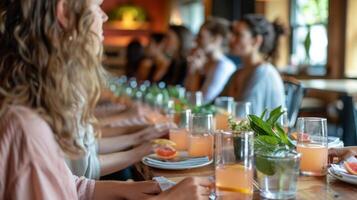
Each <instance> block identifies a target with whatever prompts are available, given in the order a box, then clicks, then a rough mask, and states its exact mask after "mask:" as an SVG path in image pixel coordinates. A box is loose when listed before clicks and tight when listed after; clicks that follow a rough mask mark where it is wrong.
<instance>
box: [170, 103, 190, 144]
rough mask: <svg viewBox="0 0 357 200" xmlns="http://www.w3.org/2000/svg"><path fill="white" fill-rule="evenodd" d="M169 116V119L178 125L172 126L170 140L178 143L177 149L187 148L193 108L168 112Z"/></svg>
mask: <svg viewBox="0 0 357 200" xmlns="http://www.w3.org/2000/svg"><path fill="white" fill-rule="evenodd" d="M168 117H169V120H170V121H171V122H172V123H174V124H175V125H176V126H175V127H171V128H170V134H169V138H170V140H171V141H173V142H175V143H176V149H177V150H179V151H185V150H187V147H188V131H189V120H190V117H191V110H190V109H187V110H183V111H173V112H170V113H169V114H168Z"/></svg>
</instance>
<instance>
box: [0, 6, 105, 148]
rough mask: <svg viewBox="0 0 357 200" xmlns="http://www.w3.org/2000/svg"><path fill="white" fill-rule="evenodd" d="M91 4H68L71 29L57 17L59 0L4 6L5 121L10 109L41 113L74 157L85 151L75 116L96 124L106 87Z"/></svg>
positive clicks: (0, 80) (0, 51)
mask: <svg viewBox="0 0 357 200" xmlns="http://www.w3.org/2000/svg"><path fill="white" fill-rule="evenodd" d="M90 1H91V0H66V1H65V6H67V10H68V12H69V13H68V19H69V21H68V27H66V29H64V28H63V27H61V25H60V23H59V21H58V20H57V18H56V8H57V4H58V0H27V1H21V0H1V2H0V44H1V45H0V117H1V115H3V113H4V112H5V110H6V109H7V108H8V106H9V105H22V106H26V107H30V108H31V109H33V110H36V111H37V112H38V113H39V114H40V115H41V117H42V118H43V119H44V120H46V121H47V123H48V124H49V125H50V127H51V128H52V131H53V133H54V134H55V137H56V139H57V141H58V143H59V145H60V146H61V148H62V149H63V150H64V151H65V152H66V153H67V154H69V155H78V154H80V153H81V152H83V151H82V149H81V147H80V146H79V145H78V144H77V143H76V137H77V134H76V133H77V132H78V130H77V122H78V119H77V114H76V112H77V113H78V112H83V114H82V115H81V119H80V121H81V123H83V124H85V123H90V124H93V125H94V124H95V123H96V120H95V117H94V115H93V113H92V111H93V109H94V107H95V104H96V102H97V100H98V98H99V95H100V88H101V87H102V84H103V82H102V81H101V80H102V77H103V74H104V73H103V72H104V70H103V68H102V67H101V52H100V53H98V52H97V51H96V52H95V51H94V50H93V49H98V48H93V47H94V45H100V42H99V37H98V36H97V35H96V34H95V33H94V32H93V31H91V29H90V28H91V25H92V23H93V21H94V18H93V13H92V11H91V10H90V5H91V2H90ZM100 49H101V48H100Z"/></svg>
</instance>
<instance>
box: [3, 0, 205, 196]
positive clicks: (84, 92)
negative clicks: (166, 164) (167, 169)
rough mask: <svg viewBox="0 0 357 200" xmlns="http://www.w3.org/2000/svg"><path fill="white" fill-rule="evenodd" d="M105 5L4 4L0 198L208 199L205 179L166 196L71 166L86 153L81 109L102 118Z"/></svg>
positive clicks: (17, 0) (6, 0)
mask: <svg viewBox="0 0 357 200" xmlns="http://www.w3.org/2000/svg"><path fill="white" fill-rule="evenodd" d="M101 3H102V1H101V0H26V1H24V0H2V1H1V2H0V44H1V46H0V168H1V170H0V199H30V200H31V199H71V200H72V199H148V198H151V199H174V198H175V199H203V198H207V196H206V195H207V193H208V190H207V188H206V186H208V184H209V183H208V180H206V179H197V178H189V179H186V180H184V181H183V182H181V183H179V184H178V185H177V186H176V187H174V188H172V189H171V190H168V191H167V192H163V193H160V192H161V191H160V188H159V187H158V184H157V183H155V182H139V183H126V182H110V181H109V182H100V181H93V180H88V179H85V178H78V177H76V176H73V175H72V173H71V172H70V171H69V170H68V168H67V166H66V164H65V161H64V157H65V155H67V156H72V157H76V156H77V157H78V156H81V155H82V154H83V153H84V152H83V149H82V148H81V147H80V145H79V144H77V142H76V138H77V135H76V134H74V133H77V132H78V130H77V129H78V127H77V113H79V112H80V113H82V114H81V117H80V123H81V124H82V125H85V124H91V125H95V122H96V120H95V118H94V117H93V113H92V111H93V109H94V106H95V104H96V101H97V99H98V97H99V92H100V88H101V74H102V68H101V67H100V60H101V56H100V55H101V54H100V49H101V41H102V40H103V35H102V24H103V22H104V21H106V19H107V17H106V15H105V14H104V13H103V11H102V10H101V8H100V4H101ZM83 100H84V101H83ZM80 102H82V103H80ZM83 102H84V103H83ZM94 127H95V126H94ZM183 191H184V192H183ZM157 194H159V195H157ZM188 195H189V196H188Z"/></svg>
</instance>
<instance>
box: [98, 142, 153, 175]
mask: <svg viewBox="0 0 357 200" xmlns="http://www.w3.org/2000/svg"><path fill="white" fill-rule="evenodd" d="M152 148H153V147H152V144H151V143H144V144H141V145H140V146H137V147H135V148H133V149H132V150H129V151H123V152H116V153H110V154H102V155H99V160H100V175H101V176H105V175H108V174H111V173H114V172H117V171H119V170H122V169H124V168H126V167H128V166H131V165H133V164H135V163H137V162H139V161H140V160H141V159H142V158H143V157H144V156H146V155H149V154H150V153H152V151H153V149H152Z"/></svg>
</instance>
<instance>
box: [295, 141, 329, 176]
mask: <svg viewBox="0 0 357 200" xmlns="http://www.w3.org/2000/svg"><path fill="white" fill-rule="evenodd" d="M296 150H297V151H298V152H299V153H301V161H300V170H301V172H302V173H303V174H306V175H315V176H319V175H320V176H323V175H326V168H327V156H328V152H327V151H328V150H327V147H326V146H323V145H318V144H304V143H303V144H298V145H297V146H296Z"/></svg>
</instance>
